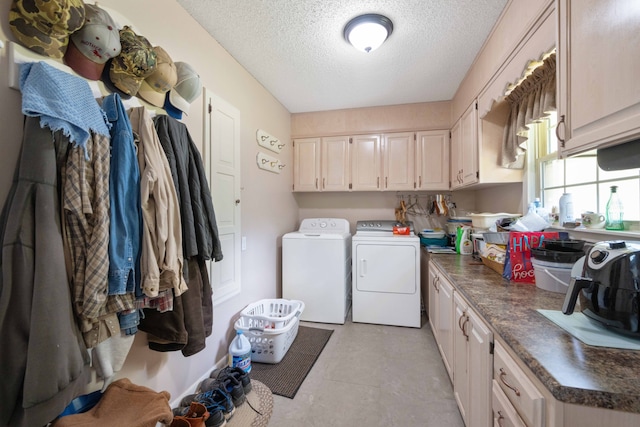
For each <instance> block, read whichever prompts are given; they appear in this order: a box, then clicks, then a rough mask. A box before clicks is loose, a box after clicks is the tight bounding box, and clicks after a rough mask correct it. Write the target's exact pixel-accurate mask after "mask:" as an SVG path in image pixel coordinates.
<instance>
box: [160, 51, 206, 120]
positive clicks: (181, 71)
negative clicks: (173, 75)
mask: <svg viewBox="0 0 640 427" xmlns="http://www.w3.org/2000/svg"><path fill="white" fill-rule="evenodd" d="M175 64H176V70H177V71H178V82H177V83H176V85H175V86H174V87H173V89H171V90H170V91H169V96H168V102H169V104H171V106H172V107H175V108H176V109H178V110H180V111H182V112H183V113H185V114H189V106H190V105H191V103H192V102H193V101H195V100H196V98H197V97H199V96H200V94H201V93H202V81H201V80H200V76H199V75H198V73H197V72H196V70H195V69H194V68H193V67H192V66H191V65H189V64H187V63H186V62H176V63H175Z"/></svg>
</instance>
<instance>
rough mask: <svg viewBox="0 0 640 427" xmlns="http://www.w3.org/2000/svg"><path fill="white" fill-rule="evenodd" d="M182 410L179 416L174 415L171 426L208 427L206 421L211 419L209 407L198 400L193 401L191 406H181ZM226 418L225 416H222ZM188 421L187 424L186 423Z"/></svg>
mask: <svg viewBox="0 0 640 427" xmlns="http://www.w3.org/2000/svg"><path fill="white" fill-rule="evenodd" d="M180 409H182V411H180V412H182V413H181V414H180V415H178V416H174V418H173V422H172V423H171V427H206V426H207V424H206V421H207V420H209V418H210V414H209V411H207V408H206V407H205V406H204V405H203V404H202V403H198V402H191V404H190V405H189V407H188V408H187V407H185V408H180ZM222 419H223V420H224V416H223V417H222ZM185 422H186V424H185Z"/></svg>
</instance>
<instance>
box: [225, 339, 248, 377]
mask: <svg viewBox="0 0 640 427" xmlns="http://www.w3.org/2000/svg"><path fill="white" fill-rule="evenodd" d="M229 366H231V367H232V368H235V367H236V366H237V367H238V368H240V369H242V370H243V371H245V372H247V373H249V372H251V343H250V342H249V340H248V339H247V337H245V336H244V334H243V333H242V331H236V337H235V338H234V339H233V341H231V344H229Z"/></svg>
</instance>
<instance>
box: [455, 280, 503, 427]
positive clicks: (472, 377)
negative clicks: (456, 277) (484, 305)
mask: <svg viewBox="0 0 640 427" xmlns="http://www.w3.org/2000/svg"><path fill="white" fill-rule="evenodd" d="M453 306H454V320H455V322H454V326H453V327H454V331H455V332H454V334H453V335H454V339H453V360H454V362H453V392H454V396H455V398H456V402H457V403H458V408H459V409H460V414H461V415H462V418H463V419H464V421H465V425H467V426H468V427H489V426H490V425H491V378H492V374H493V369H492V368H493V359H492V357H491V340H492V337H493V336H492V334H491V332H490V331H489V328H488V327H487V326H486V325H485V324H484V322H483V321H482V320H481V319H480V317H479V316H478V315H477V314H476V313H475V311H474V310H473V309H471V308H470V307H469V305H468V304H467V303H466V301H464V300H463V298H462V297H461V296H460V294H459V293H457V292H456V293H455V294H454V297H453Z"/></svg>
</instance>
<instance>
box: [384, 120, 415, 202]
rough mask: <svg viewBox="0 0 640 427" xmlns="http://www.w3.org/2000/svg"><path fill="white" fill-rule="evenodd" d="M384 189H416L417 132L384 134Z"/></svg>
mask: <svg viewBox="0 0 640 427" xmlns="http://www.w3.org/2000/svg"><path fill="white" fill-rule="evenodd" d="M382 156H383V157H382V164H383V169H384V170H383V177H384V183H383V189H384V190H414V189H415V187H416V179H415V133H413V132H400V133H390V134H384V135H383V136H382Z"/></svg>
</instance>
